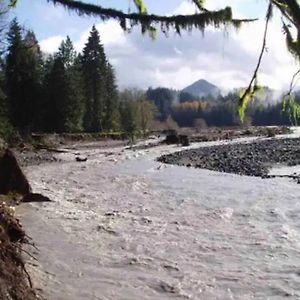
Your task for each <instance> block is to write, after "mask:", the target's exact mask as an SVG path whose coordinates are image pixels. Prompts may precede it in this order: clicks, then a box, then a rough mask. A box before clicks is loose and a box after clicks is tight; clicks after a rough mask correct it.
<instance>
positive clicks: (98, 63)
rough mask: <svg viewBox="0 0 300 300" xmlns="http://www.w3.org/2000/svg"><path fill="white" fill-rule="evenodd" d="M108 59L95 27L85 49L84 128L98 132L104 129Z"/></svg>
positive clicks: (83, 61) (83, 65)
mask: <svg viewBox="0 0 300 300" xmlns="http://www.w3.org/2000/svg"><path fill="white" fill-rule="evenodd" d="M106 65H107V62H106V57H105V53H104V48H103V46H102V44H101V43H100V35H99V32H98V31H97V29H96V27H95V26H93V28H92V30H91V32H90V36H89V38H88V42H87V43H86V45H85V47H84V49H83V55H82V71H83V81H84V89H85V97H86V111H85V116H84V128H85V130H86V131H90V132H98V131H101V130H102V129H103V124H102V123H103V113H104V101H105V85H106V78H105V77H106Z"/></svg>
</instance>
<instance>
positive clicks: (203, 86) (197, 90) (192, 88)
mask: <svg viewBox="0 0 300 300" xmlns="http://www.w3.org/2000/svg"><path fill="white" fill-rule="evenodd" d="M182 92H185V93H189V94H192V95H194V96H196V97H200V98H201V97H206V96H212V97H214V98H216V97H218V96H219V95H220V94H221V91H220V89H219V88H218V87H217V86H215V85H214V84H212V83H210V82H208V81H207V80H205V79H200V80H198V81H196V82H194V83H193V84H191V85H189V86H187V87H186V88H184V89H183V90H182Z"/></svg>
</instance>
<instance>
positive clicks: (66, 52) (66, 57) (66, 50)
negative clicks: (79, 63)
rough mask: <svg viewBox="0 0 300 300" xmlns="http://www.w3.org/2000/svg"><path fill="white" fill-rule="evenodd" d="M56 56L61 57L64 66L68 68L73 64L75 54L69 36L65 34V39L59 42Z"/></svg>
mask: <svg viewBox="0 0 300 300" xmlns="http://www.w3.org/2000/svg"><path fill="white" fill-rule="evenodd" d="M57 56H59V57H60V58H61V60H62V62H63V64H64V66H65V67H66V68H69V67H71V66H72V65H73V64H74V62H75V59H76V57H77V54H76V51H75V49H74V46H73V43H72V41H71V39H70V37H69V36H67V38H66V40H65V41H62V43H61V44H60V47H59V49H58V53H57Z"/></svg>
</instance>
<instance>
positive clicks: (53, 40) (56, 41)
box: [40, 35, 65, 53]
mask: <svg viewBox="0 0 300 300" xmlns="http://www.w3.org/2000/svg"><path fill="white" fill-rule="evenodd" d="M64 38H65V37H64V36H61V35H56V36H51V37H49V38H47V39H44V40H42V41H40V46H41V50H42V51H43V52H46V53H53V52H55V51H57V49H58V48H59V46H60V44H61V42H62V40H64Z"/></svg>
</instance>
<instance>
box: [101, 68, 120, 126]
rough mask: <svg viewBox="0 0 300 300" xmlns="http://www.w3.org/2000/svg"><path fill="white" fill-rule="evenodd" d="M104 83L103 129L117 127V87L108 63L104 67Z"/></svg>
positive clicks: (112, 70)
mask: <svg viewBox="0 0 300 300" xmlns="http://www.w3.org/2000/svg"><path fill="white" fill-rule="evenodd" d="M105 80H106V85H105V97H104V120H103V128H104V129H105V130H113V129H116V128H117V127H118V123H119V122H118V121H119V120H118V119H119V116H118V88H117V85H116V77H115V73H114V69H113V67H112V65H111V64H110V63H107V67H106V76H105Z"/></svg>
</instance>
